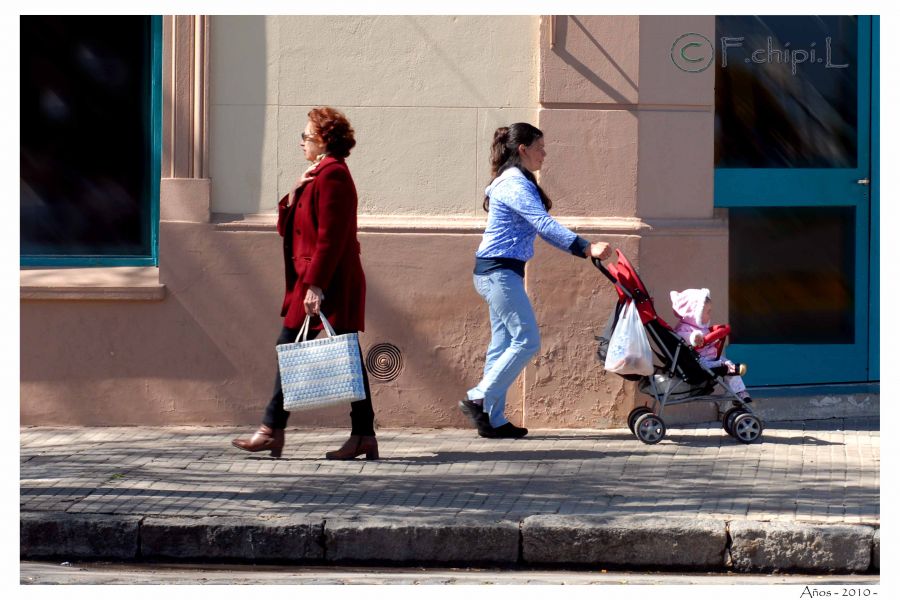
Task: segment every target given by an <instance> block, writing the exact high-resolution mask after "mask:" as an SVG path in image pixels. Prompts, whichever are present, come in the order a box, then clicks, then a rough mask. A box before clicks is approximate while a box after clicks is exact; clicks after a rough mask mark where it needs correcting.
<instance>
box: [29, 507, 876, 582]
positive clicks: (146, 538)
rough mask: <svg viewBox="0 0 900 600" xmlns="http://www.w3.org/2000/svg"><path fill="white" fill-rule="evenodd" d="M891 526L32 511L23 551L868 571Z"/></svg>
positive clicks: (67, 555)
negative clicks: (883, 534)
mask: <svg viewBox="0 0 900 600" xmlns="http://www.w3.org/2000/svg"><path fill="white" fill-rule="evenodd" d="M880 541H881V536H880V529H879V528H878V527H872V526H867V525H843V524H835V525H824V524H812V523H811V524H804V523H779V522H756V521H730V522H729V521H724V520H718V519H693V518H684V517H678V518H661V517H597V516H577V515H565V516H564V515H535V516H531V517H527V518H525V519H524V520H522V521H521V522H516V521H511V520H504V519H492V518H489V517H483V518H482V517H464V518H456V517H423V518H415V519H324V520H318V519H302V518H298V519H293V518H273V519H263V518H252V519H244V518H217V517H203V518H196V519H191V518H184V517H175V518H166V517H140V516H128V515H120V516H116V515H86V514H85V515H80V514H79V515H73V514H68V513H51V512H22V513H20V546H19V555H20V557H21V558H22V559H32V558H33V559H39V558H61V559H117V560H123V561H134V560H139V559H148V558H149V559H163V558H166V559H184V560H192V561H197V562H204V561H212V562H215V561H219V560H227V561H248V562H257V561H258V562H265V561H272V562H292V563H304V562H309V563H323V562H328V563H347V562H350V563H352V562H379V563H393V564H400V563H406V564H426V563H433V564H505V565H518V566H520V567H526V566H538V565H548V566H549V565H553V566H556V567H560V566H562V565H571V566H587V565H590V566H594V567H606V566H611V567H630V568H636V567H663V568H667V567H668V568H682V569H707V570H725V569H728V568H733V569H734V570H735V571H743V572H765V571H780V572H834V573H862V572H867V571H869V570H870V569H874V570H875V571H876V572H877V571H878V570H879V567H880V545H881V544H880Z"/></svg>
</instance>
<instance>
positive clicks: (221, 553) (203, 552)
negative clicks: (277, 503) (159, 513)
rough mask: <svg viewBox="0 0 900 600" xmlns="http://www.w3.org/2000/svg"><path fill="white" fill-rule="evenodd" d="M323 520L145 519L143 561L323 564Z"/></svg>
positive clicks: (142, 541) (142, 543) (142, 546)
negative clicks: (242, 561)
mask: <svg viewBox="0 0 900 600" xmlns="http://www.w3.org/2000/svg"><path fill="white" fill-rule="evenodd" d="M323 525H324V523H323V521H322V520H321V519H320V520H314V521H310V520H303V519H285V518H282V519H241V518H216V517H203V518H200V519H186V518H164V517H163V518H159V517H147V518H145V519H144V521H143V523H141V557H143V558H184V559H191V560H205V559H226V560H254V561H255V560H275V561H281V560H284V561H310V560H319V561H321V560H322V559H323V558H324V557H325V548H324V546H323V545H322V527H323Z"/></svg>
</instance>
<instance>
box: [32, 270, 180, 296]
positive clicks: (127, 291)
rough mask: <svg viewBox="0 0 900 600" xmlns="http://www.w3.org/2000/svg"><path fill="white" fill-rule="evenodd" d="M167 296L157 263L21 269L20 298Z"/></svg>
mask: <svg viewBox="0 0 900 600" xmlns="http://www.w3.org/2000/svg"><path fill="white" fill-rule="evenodd" d="M165 297H166V286H165V285H164V284H162V283H160V281H159V269H158V268H157V267H92V268H58V269H22V270H20V271H19V298H20V299H21V300H116V301H123V300H124V301H145V302H146V301H150V302H158V301H160V300H163V299H164V298H165Z"/></svg>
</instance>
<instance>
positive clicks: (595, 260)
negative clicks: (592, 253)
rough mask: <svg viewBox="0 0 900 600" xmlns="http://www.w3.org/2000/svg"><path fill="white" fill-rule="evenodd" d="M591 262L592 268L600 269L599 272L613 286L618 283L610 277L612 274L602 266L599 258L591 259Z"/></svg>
mask: <svg viewBox="0 0 900 600" xmlns="http://www.w3.org/2000/svg"><path fill="white" fill-rule="evenodd" d="M591 262H592V263H594V266H595V267H597V268H598V269H600V272H601V273H603V274H604V275H606V278H607V279H609V280H610V281H611V282H613V284H618V283H619V282H618V281H616V278H615V277H613V276H612V273H610V272H609V271H608V270H607V269H606V267H604V266H603V262H602V261H601V260H600V259H599V258H596V257H591Z"/></svg>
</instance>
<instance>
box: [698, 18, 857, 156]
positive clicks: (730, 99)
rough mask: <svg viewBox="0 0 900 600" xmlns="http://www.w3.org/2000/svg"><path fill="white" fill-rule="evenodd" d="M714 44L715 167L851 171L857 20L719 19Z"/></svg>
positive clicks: (854, 140) (854, 132)
mask: <svg viewBox="0 0 900 600" xmlns="http://www.w3.org/2000/svg"><path fill="white" fill-rule="evenodd" d="M739 38H743V39H742V40H741V39H739ZM716 40H717V44H716V46H717V49H716V150H715V153H716V154H715V161H716V163H715V164H716V166H717V167H732V168H754V167H759V168H785V167H802V168H854V167H856V156H857V154H856V145H857V137H856V132H857V118H856V116H857V95H856V94H857V89H856V81H857V20H856V17H853V16H803V17H795V16H777V17H746V16H743V17H742V16H720V17H716ZM726 45H727V46H728V47H727V48H723V46H726ZM723 59H725V66H723ZM801 61H802V62H801ZM842 65H846V66H845V67H843V66H842Z"/></svg>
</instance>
